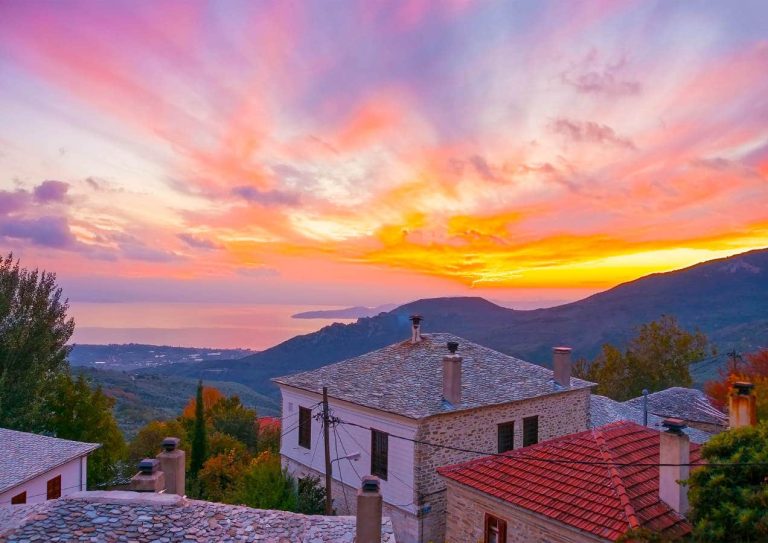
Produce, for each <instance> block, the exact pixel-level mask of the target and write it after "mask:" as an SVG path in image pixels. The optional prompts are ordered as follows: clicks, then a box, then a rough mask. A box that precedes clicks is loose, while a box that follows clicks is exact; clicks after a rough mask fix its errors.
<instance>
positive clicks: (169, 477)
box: [157, 437, 186, 496]
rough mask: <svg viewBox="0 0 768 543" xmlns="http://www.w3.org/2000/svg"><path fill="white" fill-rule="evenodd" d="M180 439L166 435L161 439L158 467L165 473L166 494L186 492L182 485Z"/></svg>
mask: <svg viewBox="0 0 768 543" xmlns="http://www.w3.org/2000/svg"><path fill="white" fill-rule="evenodd" d="M180 442H181V440H180V439H179V438H178V437H166V438H165V439H164V440H163V452H161V453H160V454H158V455H157V459H158V460H159V461H160V469H161V470H162V471H163V474H164V475H165V492H166V493H167V494H177V495H179V496H184V495H185V494H186V491H185V485H184V468H185V462H184V456H185V455H184V451H182V450H181V449H179V443H180Z"/></svg>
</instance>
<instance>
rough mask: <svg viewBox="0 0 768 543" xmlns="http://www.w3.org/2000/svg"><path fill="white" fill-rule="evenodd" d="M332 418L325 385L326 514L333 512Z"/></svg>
mask: <svg viewBox="0 0 768 543" xmlns="http://www.w3.org/2000/svg"><path fill="white" fill-rule="evenodd" d="M330 423H331V420H330V417H329V416H328V387H323V440H324V441H325V514H326V515H330V514H331V513H332V512H333V497H332V496H331V480H332V477H331V476H332V472H331V470H332V469H333V465H332V464H331V441H330V426H331V424H330Z"/></svg>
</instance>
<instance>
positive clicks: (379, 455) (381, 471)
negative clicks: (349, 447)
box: [371, 428, 389, 481]
mask: <svg viewBox="0 0 768 543" xmlns="http://www.w3.org/2000/svg"><path fill="white" fill-rule="evenodd" d="M377 436H378V437H379V439H378V440H377ZM388 472H389V434H388V433H387V432H382V431H381V430H374V429H373V428H371V475H375V476H376V477H378V478H379V479H382V480H384V481H386V480H387V476H388Z"/></svg>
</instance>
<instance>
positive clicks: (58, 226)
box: [0, 217, 77, 249]
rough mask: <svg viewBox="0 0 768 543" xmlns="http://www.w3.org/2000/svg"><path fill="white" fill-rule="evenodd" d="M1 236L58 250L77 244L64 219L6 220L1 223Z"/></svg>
mask: <svg viewBox="0 0 768 543" xmlns="http://www.w3.org/2000/svg"><path fill="white" fill-rule="evenodd" d="M0 236H4V237H6V238H14V239H22V240H26V241H29V242H30V243H32V244H34V245H40V246H42V247H53V248H56V249H71V248H74V247H75V245H76V244H77V241H76V240H75V236H74V235H72V232H71V231H70V229H69V223H68V222H67V219H65V218H64V217H39V218H37V219H13V220H6V221H5V222H2V223H0Z"/></svg>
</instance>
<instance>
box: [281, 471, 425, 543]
mask: <svg viewBox="0 0 768 543" xmlns="http://www.w3.org/2000/svg"><path fill="white" fill-rule="evenodd" d="M282 463H283V467H284V468H286V469H287V470H288V471H289V472H290V473H291V474H292V475H293V476H294V477H306V476H307V475H311V476H314V477H317V478H318V479H320V484H321V485H322V486H323V487H325V475H324V474H323V473H320V472H319V471H317V470H314V469H311V468H309V467H307V466H305V465H304V464H301V463H299V462H296V461H295V460H292V459H290V458H287V457H285V456H283V457H282ZM357 490H358V489H357V488H355V487H353V486H350V485H348V484H346V483H341V481H337V480H336V479H331V492H332V496H333V508H334V510H335V511H336V514H337V515H357ZM382 515H383V516H385V517H389V519H390V520H391V521H392V528H393V530H394V532H395V535H396V537H397V543H417V542H418V541H419V539H418V538H419V520H418V518H417V517H416V515H413V514H410V513H408V512H407V511H404V510H403V509H402V508H399V507H395V506H393V505H391V504H389V503H387V502H384V504H383V506H382Z"/></svg>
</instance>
